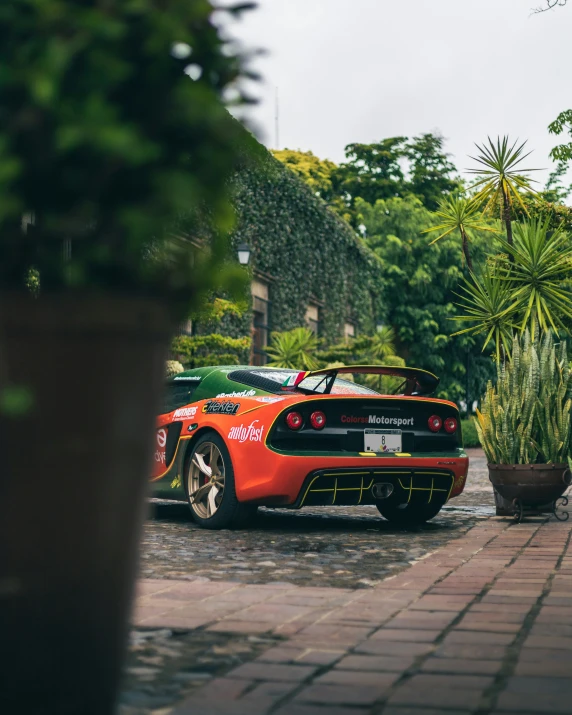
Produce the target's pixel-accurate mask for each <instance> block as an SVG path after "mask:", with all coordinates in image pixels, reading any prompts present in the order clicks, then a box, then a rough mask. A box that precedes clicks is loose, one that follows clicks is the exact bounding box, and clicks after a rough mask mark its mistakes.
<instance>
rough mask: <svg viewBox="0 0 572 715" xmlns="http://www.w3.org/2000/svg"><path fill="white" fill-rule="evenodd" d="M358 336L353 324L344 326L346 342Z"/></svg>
mask: <svg viewBox="0 0 572 715" xmlns="http://www.w3.org/2000/svg"><path fill="white" fill-rule="evenodd" d="M355 336H356V326H355V325H354V324H353V323H346V324H345V325H344V340H346V341H349V340H352V339H353V338H355Z"/></svg>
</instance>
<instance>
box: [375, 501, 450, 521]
mask: <svg viewBox="0 0 572 715" xmlns="http://www.w3.org/2000/svg"><path fill="white" fill-rule="evenodd" d="M376 506H377V510H378V511H379V513H380V514H381V515H382V516H383V517H384V519H387V521H389V522H390V523H391V524H395V525H396V526H420V525H421V524H425V522H427V521H429V520H430V519H433V518H434V517H435V516H437V514H438V513H439V512H440V511H441V507H442V504H440V505H438V506H437V505H436V504H395V503H384V502H381V503H380V502H378V503H377V504H376Z"/></svg>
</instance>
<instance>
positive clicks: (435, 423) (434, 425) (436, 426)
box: [427, 415, 443, 432]
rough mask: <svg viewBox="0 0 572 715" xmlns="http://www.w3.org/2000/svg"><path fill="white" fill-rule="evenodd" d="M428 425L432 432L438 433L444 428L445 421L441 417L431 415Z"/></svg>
mask: <svg viewBox="0 0 572 715" xmlns="http://www.w3.org/2000/svg"><path fill="white" fill-rule="evenodd" d="M427 424H428V425H429V429H430V430H431V432H438V431H439V430H440V429H441V427H442V426H443V420H442V419H441V418H440V417H439V415H431V417H429V420H428V422H427Z"/></svg>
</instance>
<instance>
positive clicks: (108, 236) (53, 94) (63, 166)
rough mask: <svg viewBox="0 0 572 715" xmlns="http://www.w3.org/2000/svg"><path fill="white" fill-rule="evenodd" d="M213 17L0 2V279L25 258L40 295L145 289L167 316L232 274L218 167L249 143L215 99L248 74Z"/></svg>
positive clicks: (197, 12)
mask: <svg viewBox="0 0 572 715" xmlns="http://www.w3.org/2000/svg"><path fill="white" fill-rule="evenodd" d="M249 5H250V4H249V3H248V4H245V3H243V4H242V7H238V6H237V7H236V8H229V9H226V10H224V11H223V10H218V11H217V14H218V15H226V18H227V22H229V21H230V18H231V16H232V15H234V14H236V13H238V12H239V11H240V10H242V9H245V8H246V7H248V6H249ZM213 17H214V16H213V7H212V6H211V4H210V2H208V0H197V1H196V2H188V0H169V1H168V2H167V3H164V2H158V1H157V0H140V1H139V2H123V3H105V4H104V5H101V4H100V3H96V2H93V0H91V1H90V2H84V3H77V2H73V1H72V0H19V1H18V2H16V3H1V4H0V67H1V68H4V69H3V70H0V195H1V196H2V201H1V202H0V291H8V290H9V291H14V290H16V291H25V290H27V289H28V288H27V285H29V276H30V271H31V270H32V271H34V275H37V276H38V277H39V286H40V290H41V292H42V293H43V294H46V293H53V292H62V291H78V290H83V291H90V292H94V291H101V290H107V291H113V292H123V293H125V292H128V293H132V294H133V293H135V294H147V295H151V296H155V297H158V298H160V299H164V300H167V301H169V302H170V303H171V304H172V305H173V307H174V309H175V312H176V314H177V315H178V316H179V317H182V316H183V315H184V313H185V312H188V310H189V308H190V307H192V306H193V305H196V303H197V300H198V298H199V296H200V295H201V294H202V293H203V292H204V291H205V290H207V289H209V288H213V287H215V286H217V287H218V286H220V285H221V284H225V283H229V282H230V283H231V284H232V283H233V281H235V280H236V277H237V275H238V274H237V271H236V269H234V268H232V267H229V266H225V265H224V260H225V257H226V254H227V238H226V235H227V232H228V229H230V228H231V227H232V223H233V214H232V211H231V208H230V205H229V202H228V200H227V199H228V197H227V191H228V182H227V179H228V177H229V176H230V175H231V174H232V172H233V171H234V169H235V168H236V166H237V162H238V161H240V160H241V159H242V158H243V157H244V155H245V153H247V152H248V147H247V133H246V132H244V130H243V129H242V127H241V126H240V125H239V124H238V122H236V121H235V120H233V119H232V118H231V116H230V115H229V114H228V111H227V109H226V106H225V102H227V101H229V98H231V97H232V103H234V104H239V103H241V102H244V101H246V100H247V98H246V97H244V95H243V94H242V92H241V85H240V80H241V78H243V77H245V76H247V75H248V72H247V70H246V69H245V58H244V57H242V56H239V55H238V54H237V52H236V48H235V47H234V46H233V45H230V44H227V43H226V42H225V40H224V39H223V37H222V36H221V34H220V33H219V30H218V28H217V25H215V22H214V21H213ZM217 24H218V22H217ZM181 216H183V217H184V220H183V221H182V222H179V223H178V225H177V228H176V229H175V226H174V222H175V220H176V219H179V217H181ZM201 216H203V217H206V218H203V219H200V218H199V217H201ZM189 239H192V243H191V241H190V240H189Z"/></svg>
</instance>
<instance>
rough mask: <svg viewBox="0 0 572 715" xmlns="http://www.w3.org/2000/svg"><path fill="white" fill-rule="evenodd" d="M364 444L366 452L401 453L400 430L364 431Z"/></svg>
mask: <svg viewBox="0 0 572 715" xmlns="http://www.w3.org/2000/svg"><path fill="white" fill-rule="evenodd" d="M364 443H365V444H364V446H365V451H366V452H401V430H400V429H366V430H365V434H364Z"/></svg>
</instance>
